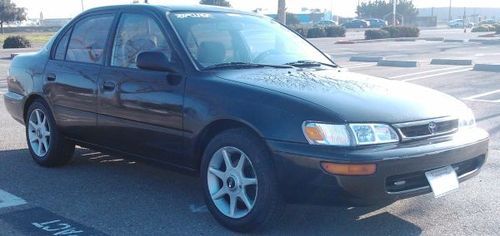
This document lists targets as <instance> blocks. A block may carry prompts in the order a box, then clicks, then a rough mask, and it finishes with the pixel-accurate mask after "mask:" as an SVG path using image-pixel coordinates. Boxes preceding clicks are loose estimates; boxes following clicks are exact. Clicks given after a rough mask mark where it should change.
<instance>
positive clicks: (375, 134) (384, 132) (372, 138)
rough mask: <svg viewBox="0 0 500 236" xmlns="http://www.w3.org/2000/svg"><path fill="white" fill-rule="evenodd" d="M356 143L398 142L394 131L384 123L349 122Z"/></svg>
mask: <svg viewBox="0 0 500 236" xmlns="http://www.w3.org/2000/svg"><path fill="white" fill-rule="evenodd" d="M349 126H350V127H351V130H352V132H353V134H354V138H355V139H356V144H358V145H367V144H379V143H393V142H399V137H398V134H397V133H396V131H394V129H393V128H391V127H390V126H388V125H384V124H350V125H349Z"/></svg>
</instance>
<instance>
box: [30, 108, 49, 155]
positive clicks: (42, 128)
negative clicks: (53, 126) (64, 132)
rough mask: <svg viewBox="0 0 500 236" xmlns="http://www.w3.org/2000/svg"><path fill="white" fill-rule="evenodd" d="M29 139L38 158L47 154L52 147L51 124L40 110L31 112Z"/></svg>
mask: <svg viewBox="0 0 500 236" xmlns="http://www.w3.org/2000/svg"><path fill="white" fill-rule="evenodd" d="M28 138H29V144H30V146H31V149H32V150H33V152H34V153H35V154H36V155H37V156H38V157H43V156H45V155H46V154H47V152H48V151H49V147H50V124H49V121H48V117H47V116H46V115H45V113H44V112H43V111H42V110H40V109H35V110H33V111H32V112H31V114H30V116H29V119H28Z"/></svg>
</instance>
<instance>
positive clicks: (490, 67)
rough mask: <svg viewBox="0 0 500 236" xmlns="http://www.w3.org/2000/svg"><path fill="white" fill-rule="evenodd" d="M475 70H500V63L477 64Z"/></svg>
mask: <svg viewBox="0 0 500 236" xmlns="http://www.w3.org/2000/svg"><path fill="white" fill-rule="evenodd" d="M474 70H475V71H489V72H500V64H476V65H474Z"/></svg>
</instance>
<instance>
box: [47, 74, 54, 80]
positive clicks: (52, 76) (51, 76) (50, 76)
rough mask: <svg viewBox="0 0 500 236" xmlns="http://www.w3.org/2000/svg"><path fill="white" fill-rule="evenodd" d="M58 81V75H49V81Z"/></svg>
mask: <svg viewBox="0 0 500 236" xmlns="http://www.w3.org/2000/svg"><path fill="white" fill-rule="evenodd" d="M55 80H56V75H55V74H52V73H49V74H47V81H55Z"/></svg>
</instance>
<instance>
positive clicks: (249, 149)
mask: <svg viewBox="0 0 500 236" xmlns="http://www.w3.org/2000/svg"><path fill="white" fill-rule="evenodd" d="M223 150H224V151H223ZM224 152H226V153H227V154H228V155H227V156H229V157H230V158H229V159H231V161H232V167H234V169H231V168H230V169H231V170H230V171H228V168H227V167H225V166H226V163H227V162H226V159H225V158H224V155H223V154H224ZM241 153H243V154H244V156H243V155H241ZM221 156H222V157H221ZM242 157H246V158H245V159H246V161H243V163H244V164H242V165H243V168H241V169H243V171H241V173H243V174H242V175H243V176H239V177H240V178H238V174H235V175H233V174H231V173H230V172H231V171H233V170H236V169H238V167H239V166H241V165H240V161H241V160H242V159H241V158H242ZM220 158H222V159H223V160H220ZM217 166H220V167H223V166H224V167H225V168H222V169H225V170H223V171H222V172H224V171H225V172H224V173H223V174H222V173H221V172H214V168H215V169H217ZM209 168H210V171H209ZM251 170H253V171H251ZM273 170H274V168H273V165H272V157H271V154H270V153H269V151H268V150H267V148H266V146H265V144H264V143H263V142H262V140H261V139H260V138H259V137H257V135H254V134H253V133H252V132H251V131H249V130H247V129H231V130H227V131H224V132H222V133H220V134H219V135H217V136H215V138H213V139H212V140H211V141H210V143H209V144H208V145H207V147H206V149H205V151H204V154H203V159H202V164H201V181H202V186H203V193H204V194H203V195H204V198H205V202H206V205H207V207H208V209H209V211H210V212H211V214H212V215H213V216H214V218H215V219H216V220H217V221H218V222H219V223H220V224H221V225H223V226H225V227H226V228H228V229H230V230H233V231H236V232H250V231H255V230H259V229H263V228H264V227H266V226H269V225H270V224H271V223H272V222H274V221H275V220H278V218H279V217H280V216H281V214H282V212H283V210H284V207H285V204H284V202H283V200H282V197H281V196H280V194H279V191H278V183H277V180H276V177H275V175H274V171H273ZM214 173H218V174H219V175H223V177H222V178H221V177H217V176H216V175H215V174H214ZM224 176H225V177H227V178H225V177H224ZM228 176H229V177H228ZM234 176H236V177H234ZM230 177H231V178H232V177H234V179H233V181H231V178H230ZM223 179H224V180H223ZM252 179H255V181H253V180H252ZM253 182H255V185H252V184H251V183H253ZM231 183H233V184H232V186H231ZM248 183H250V184H248ZM246 184H248V185H246ZM224 187H225V188H226V189H225V190H224V191H226V192H227V193H226V194H222V195H221V196H222V197H220V198H219V199H217V200H213V196H214V198H216V197H219V196H218V195H217V193H218V192H219V191H217V189H218V188H220V189H219V190H220V191H221V192H223V191H222V188H224ZM243 193H244V195H245V196H246V198H247V201H246V203H245V201H243V197H241V196H243ZM231 194H233V195H231ZM238 194H240V195H238ZM234 195H238V197H237V198H236V199H238V200H237V201H236V204H235V205H236V208H235V209H236V210H234V211H233V213H234V214H231V196H234ZM248 203H250V204H249V205H250V206H251V207H248ZM226 208H227V210H226Z"/></svg>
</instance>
